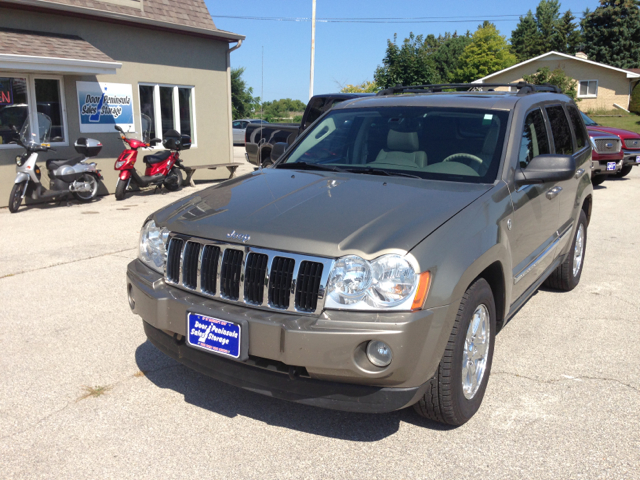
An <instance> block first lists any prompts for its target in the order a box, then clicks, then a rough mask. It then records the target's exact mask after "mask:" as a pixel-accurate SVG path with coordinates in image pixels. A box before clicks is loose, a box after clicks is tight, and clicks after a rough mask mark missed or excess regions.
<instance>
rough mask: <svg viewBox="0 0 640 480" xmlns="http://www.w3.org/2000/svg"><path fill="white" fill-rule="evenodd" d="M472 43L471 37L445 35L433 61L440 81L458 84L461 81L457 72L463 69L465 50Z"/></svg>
mask: <svg viewBox="0 0 640 480" xmlns="http://www.w3.org/2000/svg"><path fill="white" fill-rule="evenodd" d="M470 43H471V35H470V34H469V35H463V36H458V35H457V34H456V33H454V34H453V35H450V34H448V33H445V35H444V40H443V41H442V43H441V44H440V47H439V48H438V49H437V50H436V51H435V52H434V54H433V60H434V63H435V66H436V71H437V72H438V76H439V77H440V81H442V82H445V83H457V82H459V81H460V79H459V78H458V76H457V74H456V72H457V71H458V69H460V68H461V67H462V64H461V63H460V57H461V56H462V53H463V52H464V49H465V48H466V47H467V46H468V45H469V44H470Z"/></svg>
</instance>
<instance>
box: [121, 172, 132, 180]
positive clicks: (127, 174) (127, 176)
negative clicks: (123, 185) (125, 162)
mask: <svg viewBox="0 0 640 480" xmlns="http://www.w3.org/2000/svg"><path fill="white" fill-rule="evenodd" d="M119 177H120V180H122V181H123V182H126V181H127V180H129V179H130V178H131V170H122V171H121V172H120V175H119Z"/></svg>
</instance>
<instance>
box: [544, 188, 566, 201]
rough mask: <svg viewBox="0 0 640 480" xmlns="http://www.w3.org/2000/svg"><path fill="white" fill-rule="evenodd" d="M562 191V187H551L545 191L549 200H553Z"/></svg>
mask: <svg viewBox="0 0 640 480" xmlns="http://www.w3.org/2000/svg"><path fill="white" fill-rule="evenodd" d="M561 191H562V187H553V188H552V189H551V190H549V191H548V192H547V198H548V199H549V200H553V199H554V198H555V197H557V196H558V194H559V193H560V192H561Z"/></svg>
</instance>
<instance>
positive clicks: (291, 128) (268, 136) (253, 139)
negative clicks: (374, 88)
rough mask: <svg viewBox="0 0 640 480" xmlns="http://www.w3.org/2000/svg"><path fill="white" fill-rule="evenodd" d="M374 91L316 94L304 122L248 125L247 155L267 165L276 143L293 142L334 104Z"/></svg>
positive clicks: (246, 137) (303, 118) (310, 102)
mask: <svg viewBox="0 0 640 480" xmlns="http://www.w3.org/2000/svg"><path fill="white" fill-rule="evenodd" d="M371 95H373V94H372V93H331V94H325V95H315V96H314V97H312V98H311V100H309V103H308V104H307V107H306V108H305V110H304V114H303V115H302V122H301V123H300V124H296V123H271V124H269V125H265V126H262V125H248V126H247V129H246V132H245V145H246V147H245V148H246V153H245V156H246V158H247V161H248V162H249V163H252V164H254V165H256V166H260V165H263V166H266V165H270V164H271V163H273V162H272V161H271V151H272V149H273V146H274V145H275V144H276V143H287V144H289V145H290V144H291V143H293V141H294V140H295V139H296V137H297V136H298V135H300V134H301V133H302V132H303V131H304V130H305V129H306V128H307V127H309V125H311V124H312V123H313V122H315V121H316V120H317V119H318V117H320V116H321V115H322V114H323V113H325V112H326V111H327V110H329V109H330V108H331V107H333V106H334V105H336V104H338V103H340V102H344V101H345V100H351V99H353V98H359V97H363V96H371Z"/></svg>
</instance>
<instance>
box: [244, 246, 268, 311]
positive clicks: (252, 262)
mask: <svg viewBox="0 0 640 480" xmlns="http://www.w3.org/2000/svg"><path fill="white" fill-rule="evenodd" d="M268 260H269V257H268V256H267V255H264V254H262V253H251V254H249V256H248V257H247V265H246V267H245V274H244V299H245V301H246V302H249V303H255V304H257V305H262V302H263V300H264V298H263V297H264V280H265V278H266V275H267V262H268Z"/></svg>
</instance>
